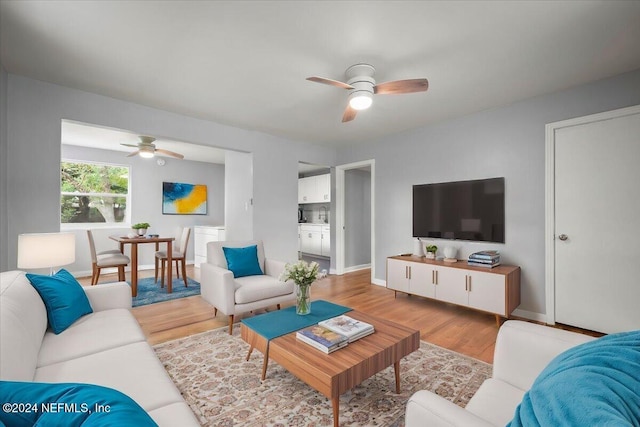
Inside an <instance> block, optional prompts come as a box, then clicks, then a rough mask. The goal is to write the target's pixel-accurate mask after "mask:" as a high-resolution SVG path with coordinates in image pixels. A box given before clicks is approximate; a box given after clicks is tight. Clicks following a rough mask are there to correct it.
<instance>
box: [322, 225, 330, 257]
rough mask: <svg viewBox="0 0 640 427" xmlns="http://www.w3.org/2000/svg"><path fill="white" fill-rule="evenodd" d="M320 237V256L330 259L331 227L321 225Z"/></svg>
mask: <svg viewBox="0 0 640 427" xmlns="http://www.w3.org/2000/svg"><path fill="white" fill-rule="evenodd" d="M320 232H321V235H322V245H321V248H320V255H322V256H326V257H330V256H331V227H329V226H328V225H323V226H321V227H320Z"/></svg>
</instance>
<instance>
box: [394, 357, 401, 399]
mask: <svg viewBox="0 0 640 427" xmlns="http://www.w3.org/2000/svg"><path fill="white" fill-rule="evenodd" d="M393 370H394V371H395V373H396V394H400V362H399V361H398V362H396V363H394V364H393Z"/></svg>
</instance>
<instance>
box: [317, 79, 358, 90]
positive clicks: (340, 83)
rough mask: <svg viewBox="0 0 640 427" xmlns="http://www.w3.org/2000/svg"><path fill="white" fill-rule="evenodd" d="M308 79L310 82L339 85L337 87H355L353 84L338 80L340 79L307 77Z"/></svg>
mask: <svg viewBox="0 0 640 427" xmlns="http://www.w3.org/2000/svg"><path fill="white" fill-rule="evenodd" d="M307 80H309V81H310V82H316V83H322V84H325V85H330V86H337V87H341V88H342V89H353V88H354V87H353V86H351V85H350V84H347V83H344V82H341V81H338V80H332V79H326V78H324V77H315V76H314V77H307Z"/></svg>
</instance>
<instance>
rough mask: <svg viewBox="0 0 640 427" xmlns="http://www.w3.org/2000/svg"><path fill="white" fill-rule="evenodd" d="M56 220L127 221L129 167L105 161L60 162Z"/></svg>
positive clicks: (82, 221) (65, 222) (68, 222)
mask: <svg viewBox="0 0 640 427" xmlns="http://www.w3.org/2000/svg"><path fill="white" fill-rule="evenodd" d="M60 188H61V191H60V214H61V215H60V218H61V220H60V222H61V223H62V224H74V223H85V224H86V223H107V224H109V223H113V224H117V223H124V222H129V212H128V210H127V209H128V206H129V167H128V166H122V165H113V164H107V163H90V162H78V161H64V160H63V161H62V162H61V163H60Z"/></svg>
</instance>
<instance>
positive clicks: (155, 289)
mask: <svg viewBox="0 0 640 427" xmlns="http://www.w3.org/2000/svg"><path fill="white" fill-rule="evenodd" d="M187 283H188V284H189V286H188V287H186V288H185V286H184V282H183V281H182V277H181V278H180V279H177V278H176V277H174V278H173V289H172V292H171V293H170V294H169V293H167V284H166V283H165V284H164V288H161V287H160V280H158V283H154V281H153V277H147V278H144V279H138V296H137V297H135V298H133V306H134V307H138V306H141V305H147V304H153V303H155V302H162V301H169V300H172V299H178V298H184V297H190V296H192V295H200V283H198V282H196V281H195V280H192V279H190V278H188V277H187ZM129 284H131V283H129Z"/></svg>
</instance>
